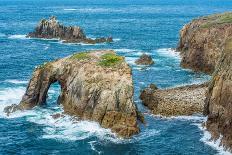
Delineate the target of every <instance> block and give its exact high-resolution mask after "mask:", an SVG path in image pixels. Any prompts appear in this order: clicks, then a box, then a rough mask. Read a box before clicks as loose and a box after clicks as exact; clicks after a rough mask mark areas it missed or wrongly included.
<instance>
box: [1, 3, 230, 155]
mask: <svg viewBox="0 0 232 155" xmlns="http://www.w3.org/2000/svg"><path fill="white" fill-rule="evenodd" d="M231 9H232V1H230V0H220V1H219V0H166V1H163V0H149V1H146V2H144V1H142V0H141V1H138V0H133V1H132V0H118V1H112V0H111V1H102V0H98V1H96V0H95V1H94V0H91V1H90V0H85V1H84V0H81V1H77V0H67V1H59V0H46V1H45V0H37V1H36V0H11V1H8V0H0V154H111V155H113V154H115V155H119V154H157V155H158V154H165V155H166V154H179V155H180V154H186V155H187V154H193V155H198V154H199V155H202V154H218V153H221V154H223V153H225V152H222V151H221V148H219V147H217V146H216V145H215V144H213V143H210V142H208V141H207V138H208V137H207V136H208V135H207V133H205V132H203V131H202V130H201V129H200V128H199V126H200V124H201V122H202V121H204V120H205V118H204V117H202V116H201V115H196V116H190V117H176V118H172V119H164V118H162V119H161V118H159V117H157V116H152V115H150V114H149V111H148V110H147V108H145V107H143V106H142V104H141V102H140V100H139V98H138V96H139V92H140V90H141V89H142V88H144V87H145V86H147V85H148V84H149V83H156V84H157V85H158V86H159V87H160V88H167V87H174V86H177V85H185V84H192V83H201V82H204V81H206V80H208V79H209V78H210V77H208V76H206V75H204V74H200V73H194V72H192V71H190V70H185V69H182V68H180V67H179V62H180V57H179V55H178V53H175V52H174V50H172V49H171V48H175V47H176V46H177V43H178V33H179V30H180V29H181V27H182V26H183V25H184V24H185V23H187V22H189V21H191V20H192V19H193V18H196V17H198V16H202V15H207V14H212V13H216V12H224V11H230V10H231ZM51 15H55V16H57V17H58V19H59V20H60V21H61V22H62V23H64V24H66V25H79V26H81V27H82V28H84V30H85V32H86V34H87V36H89V37H93V38H94V37H101V36H113V38H114V39H115V42H114V43H112V44H98V45H85V44H63V43H62V42H60V41H56V40H39V39H26V38H25V35H26V34H27V33H28V32H30V31H32V30H33V28H34V27H35V25H36V24H37V22H38V21H39V20H40V19H41V18H48V17H49V16H51ZM91 49H115V50H116V51H117V53H118V54H120V55H123V56H125V57H126V60H127V62H128V63H129V64H130V65H131V67H132V69H133V80H134V85H135V103H136V104H137V106H138V108H139V110H141V111H142V112H143V113H144V114H145V118H146V121H147V125H146V126H144V125H140V127H141V133H140V134H138V135H136V136H134V137H132V138H131V139H128V140H123V139H119V138H117V137H115V135H114V134H113V133H111V132H110V131H109V130H108V129H103V128H101V127H100V126H99V125H98V124H97V123H94V122H88V121H80V122H76V123H74V122H73V120H72V118H71V117H69V116H66V117H65V118H61V119H58V120H54V119H52V117H51V116H50V115H51V114H53V113H57V112H59V111H62V107H59V106H58V105H57V104H56V99H57V97H58V94H59V91H60V88H59V86H58V85H57V84H54V85H52V87H51V88H50V89H49V98H48V101H47V105H45V106H44V107H36V108H35V109H33V110H31V111H25V112H23V113H22V112H18V113H15V114H13V115H11V116H10V117H7V116H5V114H4V113H3V112H2V111H3V108H4V107H5V106H7V105H10V104H13V103H18V102H19V101H20V99H21V97H22V95H23V93H24V91H25V89H26V86H27V82H28V80H29V79H30V75H31V73H32V71H33V69H34V67H35V66H36V65H39V64H41V63H44V62H46V61H50V60H54V59H57V58H61V57H64V56H67V55H70V54H72V53H74V52H78V51H84V50H91ZM142 52H146V53H149V54H150V55H152V57H153V58H154V60H155V62H156V63H155V64H154V65H153V66H151V67H141V66H136V65H135V64H134V60H135V59H136V58H138V57H139V56H140V55H141V53H142ZM209 144H211V145H209Z"/></svg>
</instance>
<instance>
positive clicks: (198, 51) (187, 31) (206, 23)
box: [177, 12, 232, 74]
mask: <svg viewBox="0 0 232 155" xmlns="http://www.w3.org/2000/svg"><path fill="white" fill-rule="evenodd" d="M231 35H232V12H227V13H223V14H215V15H210V16H205V17H200V18H198V19H194V20H192V22H190V23H188V24H186V25H185V26H184V27H183V28H182V30H181V31H180V41H179V45H178V47H177V50H178V51H180V53H181V56H182V61H181V66H182V67H184V68H190V69H193V70H194V71H201V72H205V73H209V74H212V73H213V72H214V70H215V67H216V65H217V62H218V61H219V59H220V56H221V54H222V51H223V49H224V46H225V41H226V39H227V38H228V37H230V36H231Z"/></svg>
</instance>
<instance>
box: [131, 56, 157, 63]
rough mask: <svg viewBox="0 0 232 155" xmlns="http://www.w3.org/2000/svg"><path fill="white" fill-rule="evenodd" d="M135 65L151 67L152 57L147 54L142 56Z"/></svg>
mask: <svg viewBox="0 0 232 155" xmlns="http://www.w3.org/2000/svg"><path fill="white" fill-rule="evenodd" d="M135 63H136V64H137V65H152V64H154V61H153V60H152V57H151V56H150V55H147V54H142V55H141V56H140V57H139V59H137V60H136V61H135Z"/></svg>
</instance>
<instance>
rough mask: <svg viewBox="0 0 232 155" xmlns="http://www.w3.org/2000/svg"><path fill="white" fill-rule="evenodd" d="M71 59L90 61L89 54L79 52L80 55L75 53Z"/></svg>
mask: <svg viewBox="0 0 232 155" xmlns="http://www.w3.org/2000/svg"><path fill="white" fill-rule="evenodd" d="M70 58H71V59H78V60H85V59H90V55H89V52H81V53H75V54H73V55H72V56H71V57H70Z"/></svg>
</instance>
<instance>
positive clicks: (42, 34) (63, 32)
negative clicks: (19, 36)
mask: <svg viewBox="0 0 232 155" xmlns="http://www.w3.org/2000/svg"><path fill="white" fill-rule="evenodd" d="M26 37H28V38H44V39H54V38H56V39H59V40H62V41H63V42H65V43H86V44H96V43H110V42H113V38H112V37H107V38H105V37H102V38H96V39H91V38H87V37H86V34H85V33H84V30H83V29H82V28H80V27H79V26H64V25H62V24H60V23H59V22H58V21H57V19H56V17H54V16H52V17H50V19H48V20H47V19H42V20H41V21H40V22H39V23H38V25H37V26H36V28H35V30H34V32H30V33H28V34H27V36H26Z"/></svg>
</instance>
